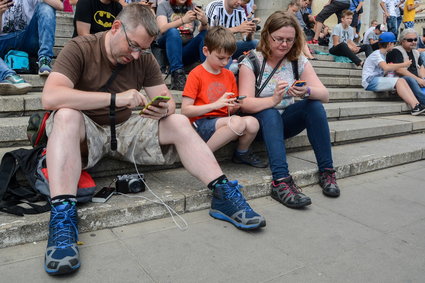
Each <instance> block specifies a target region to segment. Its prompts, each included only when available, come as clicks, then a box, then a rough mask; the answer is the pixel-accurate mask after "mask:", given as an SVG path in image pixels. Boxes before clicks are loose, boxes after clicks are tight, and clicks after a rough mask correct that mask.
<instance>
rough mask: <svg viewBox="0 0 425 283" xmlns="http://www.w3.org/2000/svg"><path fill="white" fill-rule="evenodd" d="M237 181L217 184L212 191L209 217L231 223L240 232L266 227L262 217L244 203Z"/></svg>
mask: <svg viewBox="0 0 425 283" xmlns="http://www.w3.org/2000/svg"><path fill="white" fill-rule="evenodd" d="M240 188H241V186H239V185H238V181H229V182H227V183H225V184H218V185H216V186H215V188H214V191H213V198H212V201H211V209H210V215H211V216H212V217H214V218H216V219H220V220H224V221H227V222H230V223H232V224H233V225H235V226H236V227H237V228H239V229H242V230H251V229H257V228H260V227H264V226H266V220H265V219H264V217H263V216H261V215H259V214H257V213H256V212H255V211H254V210H252V208H251V207H250V206H249V204H248V203H247V202H246V200H245V198H244V197H243V195H242V193H241V192H240V190H239V189H240Z"/></svg>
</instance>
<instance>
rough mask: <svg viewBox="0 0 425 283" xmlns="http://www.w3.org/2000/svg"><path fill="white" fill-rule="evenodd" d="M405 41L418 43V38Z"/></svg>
mask: <svg viewBox="0 0 425 283" xmlns="http://www.w3.org/2000/svg"><path fill="white" fill-rule="evenodd" d="M404 40H406V41H407V42H413V41H414V42H416V41H418V38H417V37H416V38H405V39H404Z"/></svg>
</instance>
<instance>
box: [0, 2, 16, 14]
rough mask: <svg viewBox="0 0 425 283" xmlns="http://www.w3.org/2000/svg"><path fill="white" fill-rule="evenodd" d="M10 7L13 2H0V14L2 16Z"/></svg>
mask: <svg viewBox="0 0 425 283" xmlns="http://www.w3.org/2000/svg"><path fill="white" fill-rule="evenodd" d="M11 6H13V1H10V0H0V14H3V13H4V12H5V11H6V10H7V9H9V8H10V7H11Z"/></svg>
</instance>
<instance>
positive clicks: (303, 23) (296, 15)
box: [295, 11, 306, 29]
mask: <svg viewBox="0 0 425 283" xmlns="http://www.w3.org/2000/svg"><path fill="white" fill-rule="evenodd" d="M295 17H297V20H298V23H299V24H300V26H301V28H302V29H304V28H305V27H306V24H305V22H304V19H303V14H302V13H301V11H298V12H296V13H295Z"/></svg>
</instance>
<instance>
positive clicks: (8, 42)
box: [0, 2, 56, 80]
mask: <svg viewBox="0 0 425 283" xmlns="http://www.w3.org/2000/svg"><path fill="white" fill-rule="evenodd" d="M55 30H56V10H55V9H54V8H52V7H51V6H50V5H48V4H46V3H44V2H42V3H38V4H37V6H36V8H35V11H34V15H33V16H32V18H31V21H30V22H29V24H28V25H27V27H26V28H25V29H24V30H21V31H17V32H12V33H8V34H5V35H2V36H0V57H2V58H3V57H4V55H6V53H7V52H8V51H9V50H10V49H15V50H21V51H25V52H27V53H28V54H30V55H33V56H37V55H38V58H39V59H40V58H41V57H44V56H46V57H49V58H53V46H54V45H55ZM15 74H16V73H15V71H13V70H11V69H10V68H9V67H8V66H7V65H6V63H5V62H4V61H3V59H0V80H4V79H5V78H6V77H8V76H10V75H15Z"/></svg>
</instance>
